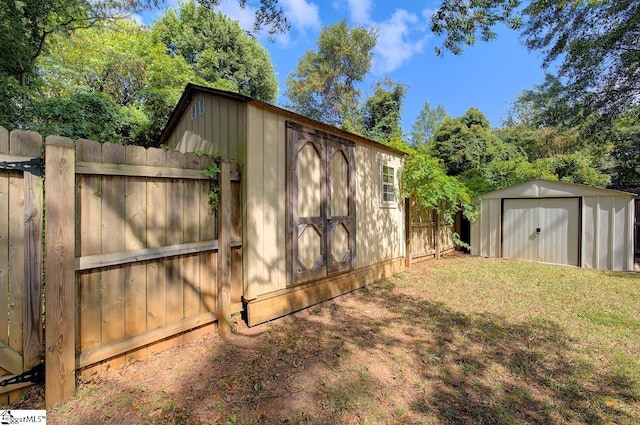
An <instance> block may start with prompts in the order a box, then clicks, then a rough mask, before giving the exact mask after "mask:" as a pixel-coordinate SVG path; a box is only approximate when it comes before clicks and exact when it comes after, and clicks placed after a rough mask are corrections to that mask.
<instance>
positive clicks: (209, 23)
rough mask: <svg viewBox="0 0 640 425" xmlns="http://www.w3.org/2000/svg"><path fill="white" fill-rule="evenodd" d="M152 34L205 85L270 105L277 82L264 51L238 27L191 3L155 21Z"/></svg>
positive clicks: (269, 60) (271, 65) (223, 16)
mask: <svg viewBox="0 0 640 425" xmlns="http://www.w3.org/2000/svg"><path fill="white" fill-rule="evenodd" d="M153 31H154V33H155V34H156V35H157V36H158V37H159V38H160V39H161V40H162V41H163V43H164V44H165V45H166V47H167V49H168V51H169V52H170V53H171V54H172V55H174V56H182V57H183V58H184V59H185V60H186V61H187V63H189V64H190V65H191V66H192V67H193V70H194V71H195V74H196V75H197V77H198V78H199V79H200V80H202V81H205V82H207V85H212V86H214V87H218V88H222V89H226V90H232V91H235V92H237V93H241V94H244V95H247V96H250V97H253V98H256V99H259V100H263V101H266V102H274V101H275V99H276V97H277V94H278V82H277V79H276V76H275V72H274V71H273V64H272V63H271V59H270V57H269V53H268V52H267V50H266V49H265V48H264V47H262V46H261V45H260V44H259V43H258V42H257V41H256V39H255V38H253V37H251V36H250V35H248V34H247V33H246V32H245V31H244V30H243V29H242V28H241V27H240V25H239V24H238V22H237V21H233V20H231V19H229V18H227V17H226V16H225V15H223V14H222V13H216V12H212V11H211V10H210V9H208V8H207V7H205V6H203V5H197V4H196V3H195V2H194V1H193V0H191V1H187V2H185V3H183V4H181V5H180V9H179V10H178V13H177V14H176V12H175V11H174V10H173V9H170V10H168V11H167V13H166V14H165V15H164V16H163V17H162V18H160V19H159V20H157V21H156V22H155V24H154V26H153Z"/></svg>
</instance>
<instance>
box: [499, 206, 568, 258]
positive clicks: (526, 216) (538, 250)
mask: <svg viewBox="0 0 640 425" xmlns="http://www.w3.org/2000/svg"><path fill="white" fill-rule="evenodd" d="M579 247H580V199H579V198H543V199H504V200H503V213H502V256H503V257H504V258H519V259H523V260H532V261H542V262H545V263H556V264H568V265H574V266H578V265H579V264H580V256H579Z"/></svg>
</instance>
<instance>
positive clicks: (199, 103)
mask: <svg viewBox="0 0 640 425" xmlns="http://www.w3.org/2000/svg"><path fill="white" fill-rule="evenodd" d="M201 115H204V97H201V98H200V99H198V100H196V101H195V102H193V103H192V104H191V119H192V120H195V119H196V118H198V117H199V116H201Z"/></svg>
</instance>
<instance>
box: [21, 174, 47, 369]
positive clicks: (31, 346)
mask: <svg viewBox="0 0 640 425" xmlns="http://www.w3.org/2000/svg"><path fill="white" fill-rule="evenodd" d="M24 184H25V185H24V193H25V211H24V226H25V247H24V259H25V264H24V271H25V275H24V294H25V295H24V316H23V324H22V326H23V335H24V336H23V339H24V341H23V349H22V355H23V357H24V370H29V369H31V368H32V367H34V366H35V365H37V364H39V363H40V361H41V360H42V342H43V335H42V309H41V305H42V201H43V199H42V196H43V183H42V179H41V178H40V177H37V176H34V175H33V174H31V173H25V174H24Z"/></svg>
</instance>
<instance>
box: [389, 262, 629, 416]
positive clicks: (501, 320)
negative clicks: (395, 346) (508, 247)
mask: <svg viewBox="0 0 640 425" xmlns="http://www.w3.org/2000/svg"><path fill="white" fill-rule="evenodd" d="M389 285H390V287H393V288H394V289H393V292H396V293H397V292H399V293H401V294H406V295H408V297H407V298H406V300H407V302H406V307H405V308H407V309H408V311H407V314H406V315H405V319H406V320H408V321H411V320H415V321H416V322H422V323H423V324H422V325H420V324H418V323H415V324H416V325H417V326H426V327H428V328H430V332H431V333H432V335H433V336H434V337H435V338H436V343H434V344H432V345H431V347H429V348H427V349H426V350H427V351H429V350H430V352H428V353H426V354H428V355H429V356H431V357H430V358H433V359H437V361H436V363H435V365H436V369H437V370H436V372H435V373H434V372H433V371H432V372H431V374H430V375H429V379H428V380H429V381H430V382H429V383H430V384H431V385H435V387H437V390H436V392H434V393H433V394H431V395H430V396H429V397H426V398H425V406H424V407H425V409H426V410H429V409H436V411H437V413H436V416H438V417H439V418H440V419H442V418H447V417H450V418H451V422H452V423H455V422H456V421H459V422H465V423H603V424H605V423H628V424H636V423H640V274H637V273H615V272H607V271H598V270H585V269H579V268H572V267H563V266H554V265H546V264H538V263H531V262H524V261H512V260H487V259H483V258H469V257H467V258H462V259H453V260H447V261H442V262H437V261H436V262H431V263H430V264H429V265H428V266H427V267H419V268H416V269H414V270H412V271H410V272H408V273H405V274H403V275H400V276H398V277H395V278H392V279H390V281H389ZM399 304H402V303H401V302H399ZM412 318H415V319H412ZM438 392H439V393H440V395H438ZM434 405H435V407H434Z"/></svg>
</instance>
